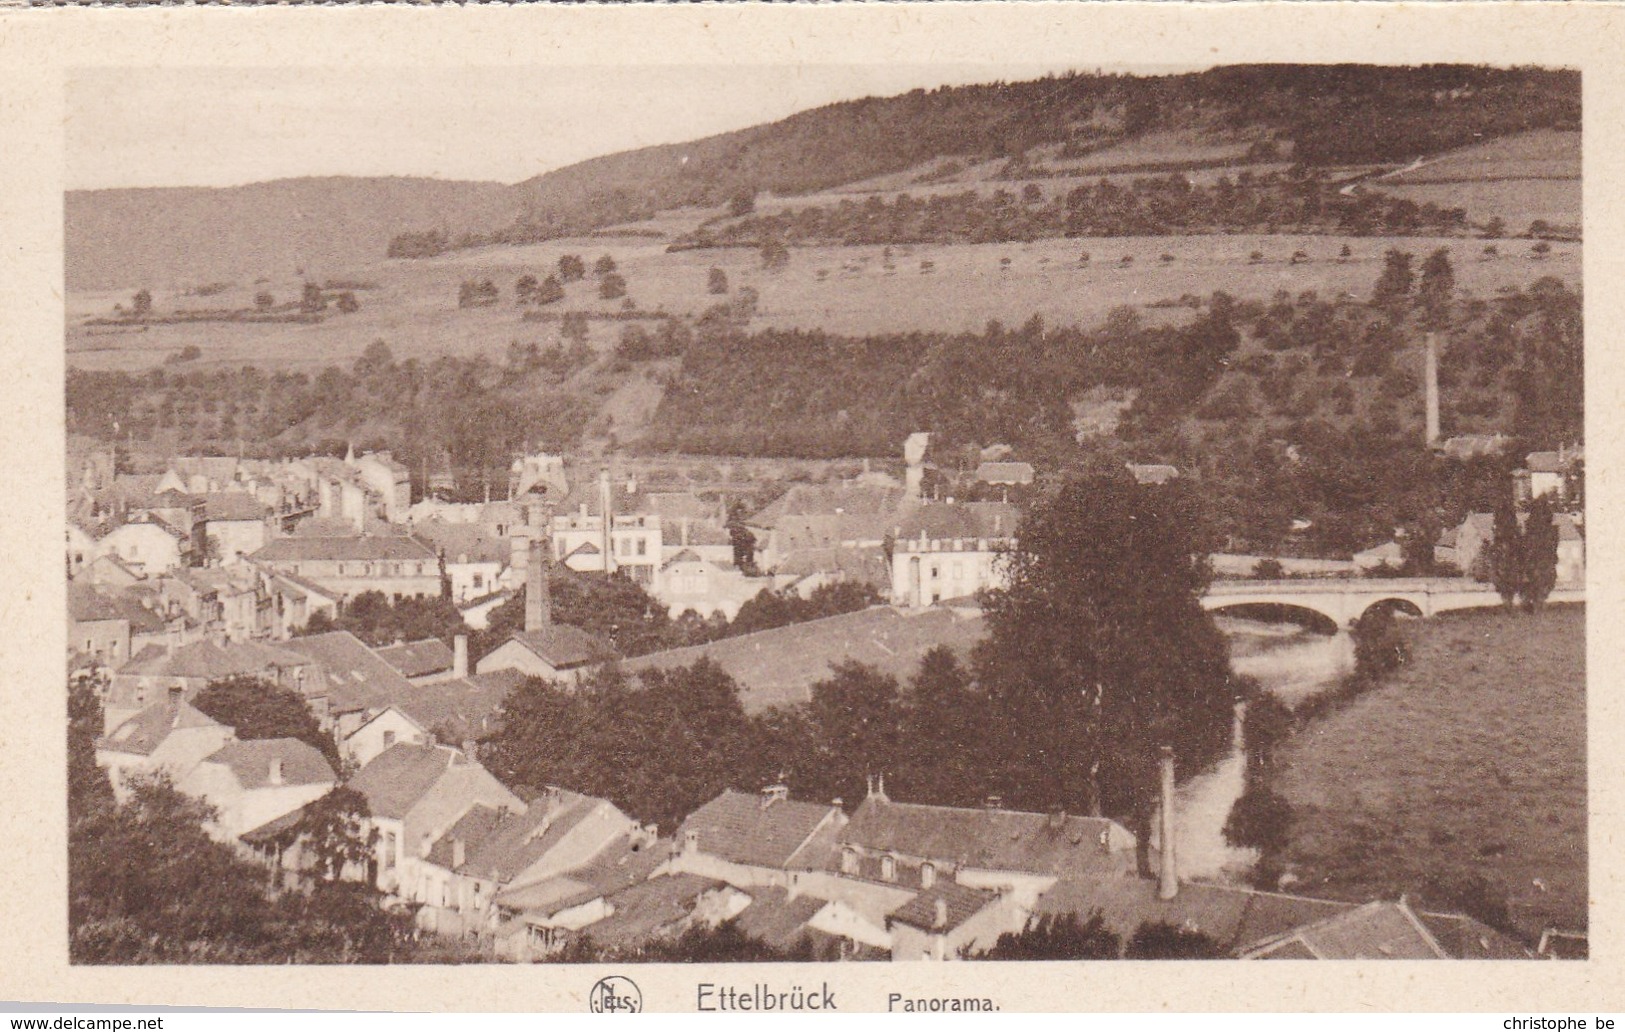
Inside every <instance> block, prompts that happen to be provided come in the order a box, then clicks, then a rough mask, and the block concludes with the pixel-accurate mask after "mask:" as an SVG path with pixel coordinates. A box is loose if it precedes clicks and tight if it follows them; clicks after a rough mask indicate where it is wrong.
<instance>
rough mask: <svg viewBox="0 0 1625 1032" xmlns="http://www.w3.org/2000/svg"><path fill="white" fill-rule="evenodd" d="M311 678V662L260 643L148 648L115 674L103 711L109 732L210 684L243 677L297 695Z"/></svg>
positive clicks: (192, 694)
mask: <svg viewBox="0 0 1625 1032" xmlns="http://www.w3.org/2000/svg"><path fill="white" fill-rule="evenodd" d="M311 674H312V664H311V661H310V660H309V659H308V658H307V657H305V656H303V655H300V654H299V653H297V652H293V651H290V650H286V649H281V648H277V647H274V646H270V645H264V644H261V643H259V642H251V641H239V642H228V643H227V644H225V645H216V644H215V643H214V642H212V641H197V642H193V643H191V644H190V645H179V646H170V645H162V646H160V645H149V646H147V647H146V648H144V649H142V650H141V651H140V652H137V653H136V654H135V656H134V657H133V658H131V659H130V661H129V662H128V663H125V664H124V665H123V666H121V667H119V668H118V669H117V670H116V671H115V672H114V674H113V680H112V683H111V685H110V686H109V688H108V695H107V699H106V700H105V702H104V705H103V711H104V714H105V717H106V722H107V726H108V727H109V728H111V727H114V726H116V725H117V724H118V723H120V722H122V721H123V720H124V719H125V718H127V717H130V716H132V715H134V714H135V713H137V712H139V711H140V710H143V709H145V708H146V707H147V706H149V705H151V704H152V703H154V702H156V701H158V700H160V699H162V698H163V697H164V695H165V693H168V692H173V691H176V690H178V691H180V693H181V697H182V698H185V699H188V700H190V699H192V698H194V697H195V696H196V695H197V693H198V692H200V691H202V690H203V688H204V687H205V686H207V685H208V683H209V682H210V681H216V680H221V679H223V678H228V677H239V676H240V677H258V678H261V679H263V680H266V681H269V682H271V683H272V684H276V685H279V686H281V687H284V688H290V689H294V690H299V689H300V687H301V685H303V684H304V682H305V681H306V680H307V679H308V678H309V677H310V676H311Z"/></svg>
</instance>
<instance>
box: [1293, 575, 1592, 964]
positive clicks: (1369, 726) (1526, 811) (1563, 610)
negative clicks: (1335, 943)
mask: <svg viewBox="0 0 1625 1032" xmlns="http://www.w3.org/2000/svg"><path fill="white" fill-rule="evenodd" d="M1407 636H1408V638H1409V640H1410V641H1411V643H1412V647H1413V657H1412V660H1411V662H1410V663H1409V664H1408V665H1406V666H1405V667H1403V668H1401V670H1400V671H1399V672H1398V673H1397V674H1396V675H1395V676H1394V677H1393V678H1392V680H1391V681H1390V682H1389V683H1387V684H1385V685H1384V686H1382V687H1381V688H1378V689H1376V690H1374V691H1372V692H1370V693H1369V694H1367V695H1365V696H1363V697H1361V698H1359V699H1357V700H1356V701H1355V702H1353V703H1352V704H1351V705H1350V706H1349V707H1348V708H1347V709H1344V710H1342V711H1340V712H1336V713H1334V714H1332V715H1330V716H1328V717H1326V718H1324V719H1322V720H1320V721H1319V722H1317V723H1314V724H1311V725H1310V726H1309V727H1308V728H1307V729H1306V730H1304V731H1302V732H1300V733H1299V734H1298V736H1297V737H1296V738H1294V739H1293V740H1292V742H1291V743H1290V744H1289V745H1288V746H1287V748H1286V749H1285V751H1284V752H1283V754H1282V756H1281V761H1282V765H1281V769H1280V772H1279V773H1278V775H1277V776H1276V779H1275V783H1274V788H1275V790H1276V791H1277V792H1279V793H1280V794H1281V795H1283V796H1285V797H1286V799H1287V800H1288V801H1289V802H1290V803H1291V805H1292V808H1293V816H1294V819H1293V823H1292V830H1291V834H1290V845H1289V847H1288V856H1287V859H1288V862H1289V863H1290V865H1291V866H1292V868H1293V869H1294V870H1295V871H1296V872H1297V873H1298V874H1299V875H1300V876H1301V877H1302V878H1303V882H1302V884H1301V886H1300V888H1302V889H1303V890H1305V891H1308V892H1310V893H1328V894H1332V895H1340V896H1346V897H1348V898H1351V899H1369V898H1371V897H1373V896H1383V897H1385V898H1389V899H1393V898H1395V897H1397V896H1398V895H1399V894H1400V893H1410V894H1411V895H1412V896H1413V898H1414V897H1415V896H1417V895H1418V894H1421V895H1423V896H1424V897H1426V896H1428V895H1429V893H1427V892H1426V891H1425V888H1424V887H1425V886H1427V885H1428V883H1429V881H1430V879H1439V880H1440V881H1442V882H1450V881H1456V882H1458V883H1459V882H1460V881H1462V880H1465V879H1468V878H1471V877H1475V876H1476V877H1482V878H1484V879H1486V880H1488V881H1489V882H1490V883H1491V884H1492V885H1493V886H1494V887H1495V888H1496V889H1497V890H1498V891H1499V892H1502V893H1505V895H1506V897H1507V900H1508V903H1509V907H1510V911H1511V915H1512V917H1513V919H1514V921H1515V922H1516V923H1517V924H1519V925H1520V926H1521V927H1525V928H1530V929H1533V930H1535V931H1537V932H1538V930H1539V929H1540V928H1541V927H1545V926H1551V925H1558V926H1562V927H1566V928H1574V927H1585V924H1586V916H1587V902H1586V900H1587V896H1586V891H1587V880H1586V869H1587V868H1586V855H1587V853H1586V812H1587V811H1586V763H1585V759H1586V678H1585V609H1584V607H1583V606H1561V607H1553V608H1550V609H1547V610H1546V611H1544V612H1541V613H1538V614H1533V615H1522V614H1508V613H1503V612H1500V611H1498V610H1497V611H1480V612H1468V613H1462V614H1459V615H1455V616H1445V617H1441V618H1438V619H1435V620H1431V621H1427V622H1417V623H1415V624H1412V625H1410V626H1409V628H1408V629H1407ZM1430 902H1432V903H1434V905H1437V904H1438V902H1439V901H1438V900H1436V899H1430Z"/></svg>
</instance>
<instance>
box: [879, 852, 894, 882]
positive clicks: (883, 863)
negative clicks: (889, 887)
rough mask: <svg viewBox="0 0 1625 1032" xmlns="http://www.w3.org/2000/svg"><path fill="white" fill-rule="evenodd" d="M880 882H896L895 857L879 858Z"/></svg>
mask: <svg viewBox="0 0 1625 1032" xmlns="http://www.w3.org/2000/svg"><path fill="white" fill-rule="evenodd" d="M880 880H881V881H896V880H897V858H896V857H892V856H883V857H881V858H880Z"/></svg>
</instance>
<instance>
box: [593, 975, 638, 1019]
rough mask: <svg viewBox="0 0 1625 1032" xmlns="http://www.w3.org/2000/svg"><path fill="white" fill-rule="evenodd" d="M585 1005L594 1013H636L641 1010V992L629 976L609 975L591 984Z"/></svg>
mask: <svg viewBox="0 0 1625 1032" xmlns="http://www.w3.org/2000/svg"><path fill="white" fill-rule="evenodd" d="M587 1006H588V1007H589V1008H590V1009H591V1010H592V1012H593V1013H594V1014H637V1013H638V1012H640V1011H642V1010H643V994H642V993H640V992H638V986H637V983H636V982H634V981H632V980H631V979H630V978H623V977H622V976H620V975H610V976H609V977H608V978H600V979H599V980H598V981H597V982H596V983H594V984H593V987H592V992H591V993H589V994H588V995H587Z"/></svg>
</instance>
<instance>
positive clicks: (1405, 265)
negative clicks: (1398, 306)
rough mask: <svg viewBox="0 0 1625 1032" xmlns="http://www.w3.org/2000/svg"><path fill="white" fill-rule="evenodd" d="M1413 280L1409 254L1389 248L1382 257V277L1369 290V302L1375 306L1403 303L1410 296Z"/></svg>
mask: <svg viewBox="0 0 1625 1032" xmlns="http://www.w3.org/2000/svg"><path fill="white" fill-rule="evenodd" d="M1413 279H1414V275H1413V274H1412V272H1411V254H1410V252H1408V251H1401V250H1399V249H1397V248H1390V249H1389V251H1388V253H1387V254H1385V255H1383V261H1382V275H1380V276H1378V277H1377V283H1376V286H1374V287H1373V288H1372V289H1371V300H1372V301H1374V302H1375V303H1377V304H1390V303H1392V302H1395V301H1403V300H1404V299H1405V298H1407V297H1409V296H1410V293H1411V284H1412V281H1413Z"/></svg>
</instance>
